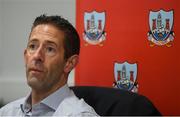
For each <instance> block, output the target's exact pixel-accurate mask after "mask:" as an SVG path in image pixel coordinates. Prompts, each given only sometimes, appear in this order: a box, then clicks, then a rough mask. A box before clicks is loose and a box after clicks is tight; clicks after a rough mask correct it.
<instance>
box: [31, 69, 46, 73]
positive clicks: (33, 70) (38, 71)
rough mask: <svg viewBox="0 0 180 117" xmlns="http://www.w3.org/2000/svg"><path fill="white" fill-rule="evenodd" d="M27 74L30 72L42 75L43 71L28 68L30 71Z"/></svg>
mask: <svg viewBox="0 0 180 117" xmlns="http://www.w3.org/2000/svg"><path fill="white" fill-rule="evenodd" d="M29 72H32V73H42V72H43V70H41V69H37V68H30V69H29Z"/></svg>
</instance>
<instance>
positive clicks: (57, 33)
mask: <svg viewBox="0 0 180 117" xmlns="http://www.w3.org/2000/svg"><path fill="white" fill-rule="evenodd" d="M34 39H36V40H39V41H53V42H56V43H59V42H63V40H64V32H63V31H61V30H59V29H58V28H56V27H55V26H53V25H50V24H41V25H37V26H36V27H34V28H33V29H32V31H31V34H30V38H29V41H31V40H34Z"/></svg>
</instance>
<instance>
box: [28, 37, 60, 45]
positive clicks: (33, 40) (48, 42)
mask: <svg viewBox="0 0 180 117" xmlns="http://www.w3.org/2000/svg"><path fill="white" fill-rule="evenodd" d="M32 42H38V39H32V40H29V42H28V44H29V43H32ZM46 43H47V44H51V45H55V46H56V47H58V45H57V44H56V43H55V42H53V41H49V40H46V41H45V44H46Z"/></svg>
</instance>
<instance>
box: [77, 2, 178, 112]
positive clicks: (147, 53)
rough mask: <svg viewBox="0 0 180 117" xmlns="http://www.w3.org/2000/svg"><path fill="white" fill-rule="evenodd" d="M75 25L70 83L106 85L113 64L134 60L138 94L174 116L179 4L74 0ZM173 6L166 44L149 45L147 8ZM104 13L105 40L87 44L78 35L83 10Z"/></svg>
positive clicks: (156, 8) (175, 110) (111, 75)
mask: <svg viewBox="0 0 180 117" xmlns="http://www.w3.org/2000/svg"><path fill="white" fill-rule="evenodd" d="M76 7H77V14H76V27H77V29H78V32H79V34H80V38H81V53H80V62H79V64H78V66H77V68H76V70H75V83H76V85H91V86H92V85H93V86H106V87H112V84H113V81H114V80H115V79H114V63H115V62H120V63H122V62H125V61H128V62H129V63H137V64H138V69H137V80H138V84H139V93H140V94H143V95H145V96H147V97H148V98H150V100H151V101H152V102H153V103H154V104H155V106H156V107H157V108H158V109H159V110H160V111H161V113H162V114H164V115H180V101H179V99H180V91H179V90H180V88H179V85H180V84H179V83H180V54H179V52H178V51H180V2H179V1H178V0H174V1H170V0H169V1H164V0H158V1H152V0H138V1H135V0H134V1H132V0H113V1H112V0H77V5H76ZM160 9H164V10H167V11H168V10H172V9H173V10H174V25H173V29H172V30H173V31H174V33H175V36H174V40H173V42H172V43H171V44H172V46H171V47H167V46H154V47H151V46H150V43H149V41H148V39H147V33H148V31H149V30H150V29H149V12H150V10H153V11H158V10H160ZM94 10H95V11H97V12H104V11H105V12H106V16H105V20H106V21H105V32H106V40H105V41H104V42H103V45H102V46H100V45H90V44H89V45H87V44H86V42H85V41H84V39H83V31H84V13H85V12H92V11H94Z"/></svg>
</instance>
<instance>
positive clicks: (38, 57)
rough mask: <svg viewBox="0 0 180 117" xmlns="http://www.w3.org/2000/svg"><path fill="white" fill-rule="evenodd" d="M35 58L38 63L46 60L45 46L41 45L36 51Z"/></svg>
mask: <svg viewBox="0 0 180 117" xmlns="http://www.w3.org/2000/svg"><path fill="white" fill-rule="evenodd" d="M33 59H34V61H35V63H36V64H39V63H42V62H44V52H43V47H42V46H40V47H39V48H38V49H37V50H36V52H35V53H34V54H33Z"/></svg>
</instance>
